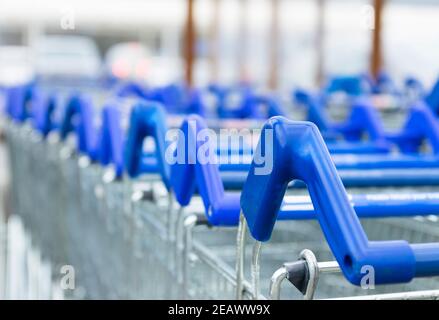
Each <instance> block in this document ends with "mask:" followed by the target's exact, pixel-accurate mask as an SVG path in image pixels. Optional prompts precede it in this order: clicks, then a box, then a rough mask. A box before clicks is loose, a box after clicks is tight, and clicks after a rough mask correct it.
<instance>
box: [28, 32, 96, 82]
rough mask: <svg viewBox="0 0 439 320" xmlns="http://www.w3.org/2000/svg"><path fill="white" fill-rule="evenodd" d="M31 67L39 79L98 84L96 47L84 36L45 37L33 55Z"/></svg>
mask: <svg viewBox="0 0 439 320" xmlns="http://www.w3.org/2000/svg"><path fill="white" fill-rule="evenodd" d="M35 66H36V72H37V75H38V77H40V78H42V79H67V80H78V79H79V80H98V79H100V78H101V73H102V63H101V58H100V55H99V50H98V48H97V46H96V43H95V42H94V41H93V40H92V39H91V38H89V37H85V36H70V35H68V36H65V35H56V36H45V37H43V38H42V39H40V40H39V41H38V43H37V46H36V51H35Z"/></svg>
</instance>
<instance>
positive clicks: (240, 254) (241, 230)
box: [236, 211, 247, 300]
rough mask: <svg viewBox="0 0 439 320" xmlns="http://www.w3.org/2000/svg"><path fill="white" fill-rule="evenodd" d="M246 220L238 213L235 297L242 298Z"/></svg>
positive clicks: (241, 213)
mask: <svg viewBox="0 0 439 320" xmlns="http://www.w3.org/2000/svg"><path fill="white" fill-rule="evenodd" d="M246 229H247V225H246V221H245V217H244V214H243V212H242V211H241V212H240V214H239V225H238V232H237V241H236V299H237V300H242V297H243V282H244V259H245V234H246Z"/></svg>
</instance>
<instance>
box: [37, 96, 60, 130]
mask: <svg viewBox="0 0 439 320" xmlns="http://www.w3.org/2000/svg"><path fill="white" fill-rule="evenodd" d="M57 103H58V102H57V96H56V95H54V94H51V95H44V96H43V95H41V96H40V98H39V99H34V101H33V103H32V120H33V126H34V128H35V129H36V130H38V131H39V132H40V133H41V134H42V135H43V137H46V136H47V135H48V134H49V133H50V132H51V131H52V130H54V129H55V124H54V123H53V120H52V115H53V113H54V111H55V108H56V106H57Z"/></svg>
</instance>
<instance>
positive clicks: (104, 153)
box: [99, 104, 124, 178]
mask: <svg viewBox="0 0 439 320" xmlns="http://www.w3.org/2000/svg"><path fill="white" fill-rule="evenodd" d="M123 143H124V141H123V130H122V128H121V112H120V111H119V109H118V108H117V107H116V106H114V105H112V104H107V105H106V106H104V108H103V109H102V127H101V133H100V141H99V157H100V162H101V164H102V165H104V166H108V165H109V164H112V165H113V166H114V171H115V174H116V177H119V178H120V177H121V176H122V174H123V168H124V163H123V145H124V144H123Z"/></svg>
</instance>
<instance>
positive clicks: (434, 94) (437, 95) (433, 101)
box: [425, 79, 439, 116]
mask: <svg viewBox="0 0 439 320" xmlns="http://www.w3.org/2000/svg"><path fill="white" fill-rule="evenodd" d="M425 102H426V103H427V105H428V106H429V107H430V108H431V109H432V110H433V113H434V114H435V115H436V116H438V115H439V79H438V80H437V81H436V83H435V84H434V86H433V88H432V89H431V91H430V93H429V94H428V95H427V96H426V97H425Z"/></svg>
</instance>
